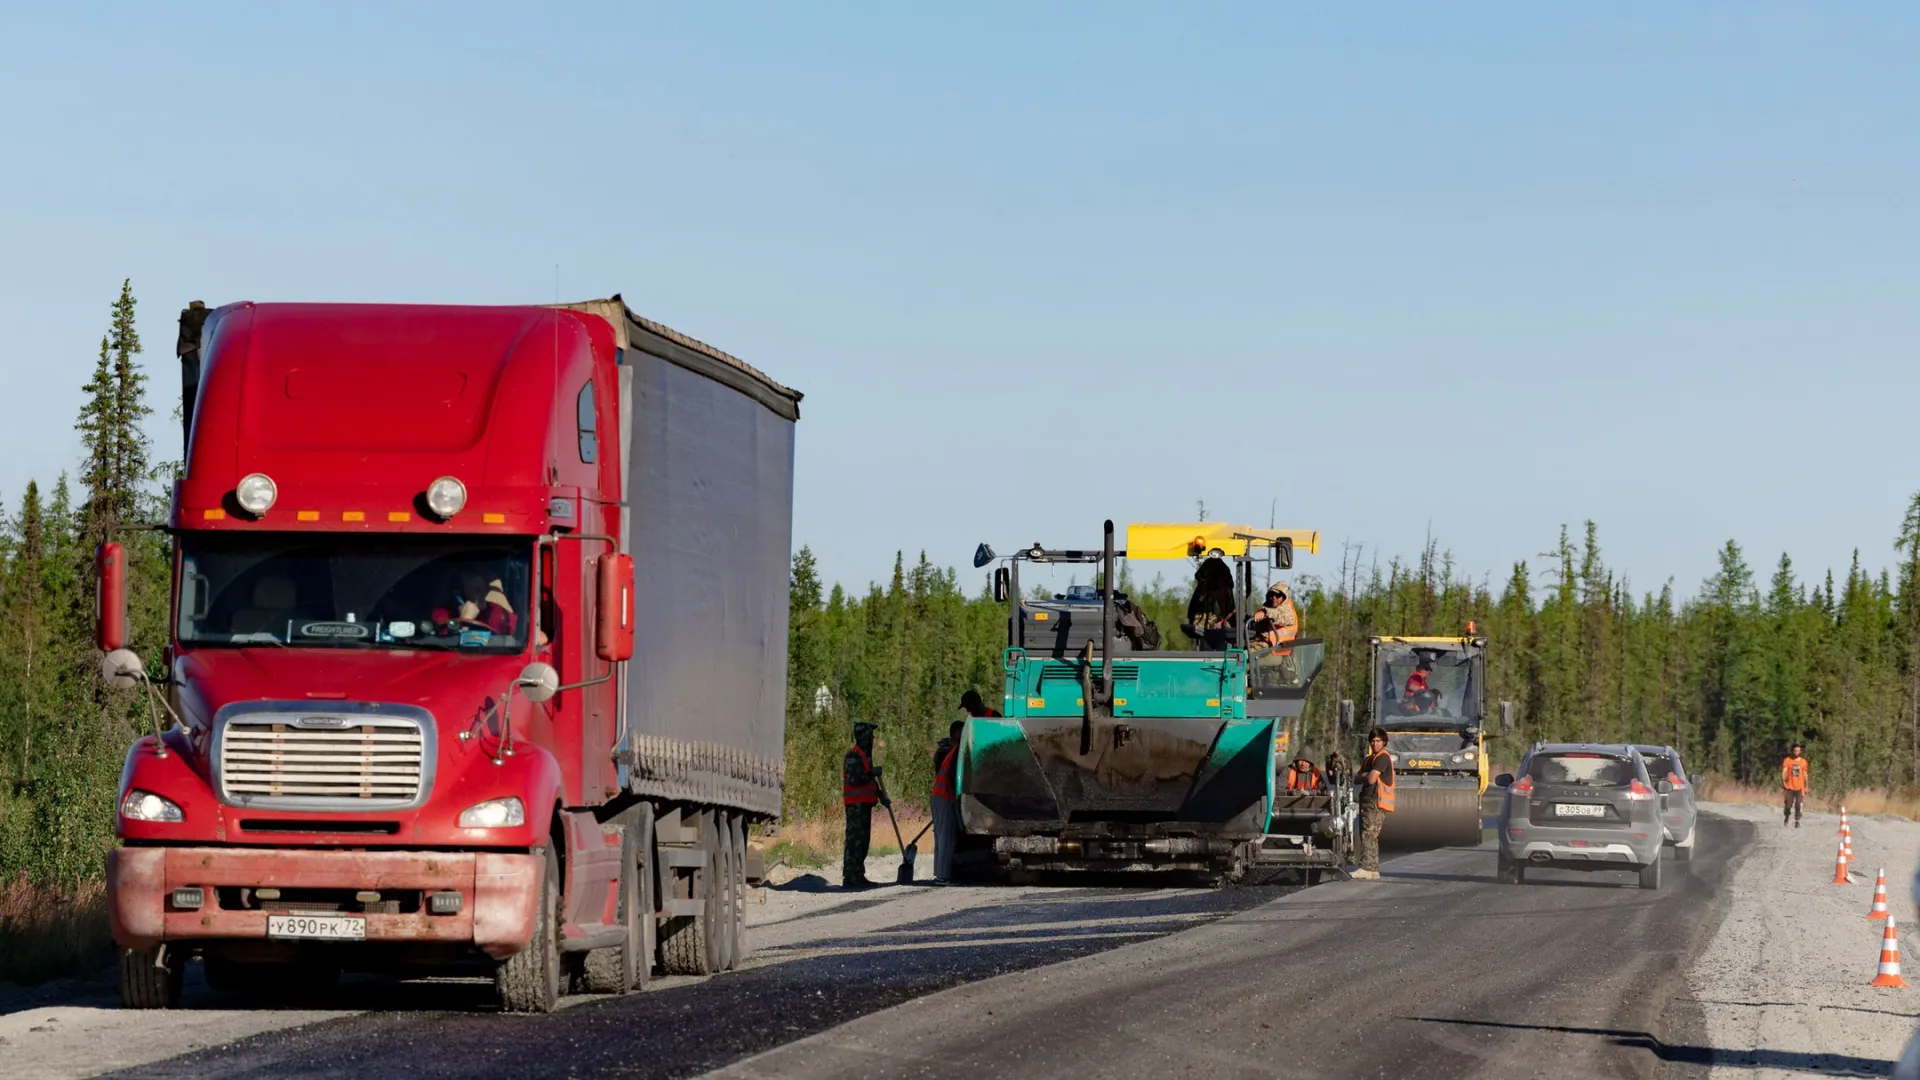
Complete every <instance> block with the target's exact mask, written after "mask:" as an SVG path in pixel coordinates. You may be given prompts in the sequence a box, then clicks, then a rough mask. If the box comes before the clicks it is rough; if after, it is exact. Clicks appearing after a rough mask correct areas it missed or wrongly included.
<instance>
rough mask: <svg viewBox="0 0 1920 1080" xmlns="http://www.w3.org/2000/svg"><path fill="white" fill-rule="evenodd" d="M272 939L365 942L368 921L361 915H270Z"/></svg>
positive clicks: (268, 927)
mask: <svg viewBox="0 0 1920 1080" xmlns="http://www.w3.org/2000/svg"><path fill="white" fill-rule="evenodd" d="M267 936H268V937H270V938H319V939H321V940H324V941H365V940H367V920H366V918H365V917H363V916H360V915H269V916H267Z"/></svg>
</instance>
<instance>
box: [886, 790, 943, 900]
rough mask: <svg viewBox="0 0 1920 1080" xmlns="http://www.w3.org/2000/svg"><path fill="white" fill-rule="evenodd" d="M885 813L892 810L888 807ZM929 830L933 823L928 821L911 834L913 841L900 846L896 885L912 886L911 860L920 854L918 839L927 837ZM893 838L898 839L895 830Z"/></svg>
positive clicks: (897, 833)
mask: <svg viewBox="0 0 1920 1080" xmlns="http://www.w3.org/2000/svg"><path fill="white" fill-rule="evenodd" d="M887 812H888V813H889V814H891V813H892V812H893V808H892V807H891V806H889V807H888V808H887ZM931 828H933V822H931V821H929V822H927V823H926V824H925V825H922V826H920V831H919V832H917V833H914V834H913V839H911V840H909V841H907V842H906V843H905V844H902V845H901V847H900V873H899V874H898V875H897V876H896V877H895V878H894V881H895V882H896V883H897V884H900V885H911V884H913V860H914V857H915V856H916V855H919V854H920V838H921V837H923V836H925V835H927V830H928V829H931ZM894 838H895V839H899V832H898V829H896V830H895V834H894Z"/></svg>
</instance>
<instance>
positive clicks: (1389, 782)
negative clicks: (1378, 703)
mask: <svg viewBox="0 0 1920 1080" xmlns="http://www.w3.org/2000/svg"><path fill="white" fill-rule="evenodd" d="M1354 779H1355V781H1356V782H1357V783H1358V784H1359V786H1360V845H1359V854H1358V856H1357V858H1356V861H1357V862H1358V863H1359V864H1360V869H1358V870H1355V871H1354V872H1353V876H1354V877H1356V878H1358V879H1360V880H1362V881H1374V880H1378V879H1379V877H1380V830H1381V829H1383V828H1385V827H1386V825H1387V815H1388V814H1391V813H1393V755H1392V754H1389V753H1387V732H1386V729H1385V728H1374V729H1373V730H1372V731H1370V732H1368V733H1367V756H1366V757H1365V758H1364V759H1362V760H1361V762H1360V774H1359V775H1358V776H1357V777H1355V778H1354Z"/></svg>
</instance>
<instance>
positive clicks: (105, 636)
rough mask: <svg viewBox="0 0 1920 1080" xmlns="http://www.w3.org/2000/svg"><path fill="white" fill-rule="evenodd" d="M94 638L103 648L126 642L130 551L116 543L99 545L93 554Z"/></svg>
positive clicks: (101, 649) (103, 650) (124, 645)
mask: <svg viewBox="0 0 1920 1080" xmlns="http://www.w3.org/2000/svg"><path fill="white" fill-rule="evenodd" d="M93 572H94V581H95V589H94V605H95V606H94V611H93V641H94V644H95V645H98V646H99V647H100V651H101V652H109V653H110V652H114V651H115V650H118V649H122V648H125V647H126V644H127V552H126V549H125V548H123V547H121V546H120V545H119V544H115V543H105V544H101V545H100V550H99V552H98V553H96V555H95V557H94V567H93Z"/></svg>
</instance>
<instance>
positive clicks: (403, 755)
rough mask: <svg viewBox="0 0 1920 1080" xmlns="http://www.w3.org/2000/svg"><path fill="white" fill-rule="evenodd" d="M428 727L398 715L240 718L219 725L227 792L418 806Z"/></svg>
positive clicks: (324, 804) (284, 804)
mask: <svg viewBox="0 0 1920 1080" xmlns="http://www.w3.org/2000/svg"><path fill="white" fill-rule="evenodd" d="M428 737H429V736H428V729H427V728H426V727H425V726H423V725H422V724H420V723H419V722H418V721H415V720H411V719H405V718H401V717H391V716H307V717H298V716H287V715H284V714H281V715H268V716H236V717H233V718H231V719H229V720H228V721H227V722H226V724H225V725H223V726H222V728H221V730H220V748H219V754H218V755H217V756H218V765H219V770H220V778H219V785H220V795H221V798H222V799H224V800H225V801H226V802H227V803H229V804H230V805H235V806H248V807H265V808H272V807H279V808H285V809H313V810H322V809H327V810H340V809H353V810H357V809H376V808H392V807H402V806H411V805H413V804H414V803H416V802H418V801H419V800H420V799H421V798H422V796H424V794H425V793H426V786H427V783H428V780H429V769H430V765H429V763H430V762H431V760H432V758H431V757H430V754H429V751H430V749H431V748H430V747H429V745H428Z"/></svg>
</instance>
